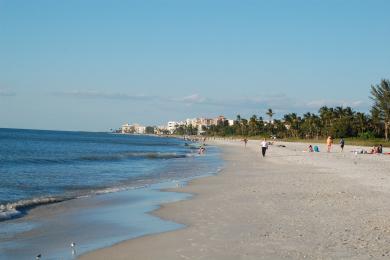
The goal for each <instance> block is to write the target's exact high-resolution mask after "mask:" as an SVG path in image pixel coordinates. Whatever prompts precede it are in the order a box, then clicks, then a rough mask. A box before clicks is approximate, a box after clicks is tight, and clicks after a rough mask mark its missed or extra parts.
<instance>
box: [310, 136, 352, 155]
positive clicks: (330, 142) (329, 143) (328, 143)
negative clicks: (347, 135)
mask: <svg viewBox="0 0 390 260" xmlns="http://www.w3.org/2000/svg"><path fill="white" fill-rule="evenodd" d="M339 144H340V148H341V151H344V145H345V141H344V138H341V139H340V141H339ZM332 146H333V137H331V136H328V138H327V139H326V148H327V152H328V153H330V151H331V150H332ZM319 151H320V149H319V147H318V146H317V145H315V146H314V147H313V146H312V145H309V152H319Z"/></svg>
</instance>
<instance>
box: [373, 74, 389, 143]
mask: <svg viewBox="0 0 390 260" xmlns="http://www.w3.org/2000/svg"><path fill="white" fill-rule="evenodd" d="M371 95H372V96H371V99H372V100H373V101H374V104H373V108H375V109H377V110H378V111H379V118H380V120H381V122H382V123H383V124H384V126H385V139H386V141H388V140H389V136H388V134H389V128H390V81H389V80H385V79H382V81H381V83H380V84H379V85H376V86H373V85H372V86H371Z"/></svg>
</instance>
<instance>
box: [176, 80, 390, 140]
mask: <svg viewBox="0 0 390 260" xmlns="http://www.w3.org/2000/svg"><path fill="white" fill-rule="evenodd" d="M370 98H371V100H372V101H373V104H372V108H371V110H370V112H369V113H363V112H358V111H355V110H354V109H353V108H351V107H342V106H336V107H328V106H323V107H321V108H320V109H319V110H318V113H311V112H307V113H304V114H303V115H302V116H300V115H298V114H296V113H288V114H285V115H283V116H282V117H279V119H276V118H274V116H275V112H273V110H272V109H271V108H270V109H268V110H267V111H266V113H265V114H266V115H267V119H263V117H261V116H257V115H253V116H251V117H250V118H249V119H246V118H243V117H241V116H240V115H237V117H236V119H235V120H234V124H233V125H229V123H228V121H221V122H219V123H218V124H217V125H212V126H209V127H203V129H202V132H203V134H205V135H207V136H224V137H251V138H261V137H270V136H272V137H277V138H281V139H287V140H319V139H323V138H325V137H327V136H332V137H334V138H347V139H348V140H355V142H358V141H359V140H360V141H363V142H364V141H365V140H366V141H368V140H371V141H375V142H377V141H378V142H379V141H380V140H382V141H388V140H389V129H390V81H389V80H385V79H384V80H382V81H381V82H380V84H378V85H373V86H371V96H370ZM197 130H198V129H196V128H194V127H192V126H181V127H179V128H178V129H176V132H175V134H186V135H193V134H196V133H197ZM365 143H367V142H365ZM369 143H371V142H369Z"/></svg>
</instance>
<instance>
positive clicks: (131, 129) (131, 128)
mask: <svg viewBox="0 0 390 260" xmlns="http://www.w3.org/2000/svg"><path fill="white" fill-rule="evenodd" d="M145 130H146V127H145V126H141V125H139V124H133V125H130V124H129V123H126V124H123V125H122V127H121V133H122V134H145Z"/></svg>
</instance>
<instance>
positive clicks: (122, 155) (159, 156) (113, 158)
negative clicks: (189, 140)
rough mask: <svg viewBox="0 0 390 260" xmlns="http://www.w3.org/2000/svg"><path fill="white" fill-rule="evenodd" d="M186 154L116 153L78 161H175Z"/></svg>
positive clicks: (93, 156) (84, 157) (86, 157)
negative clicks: (134, 159)
mask: <svg viewBox="0 0 390 260" xmlns="http://www.w3.org/2000/svg"><path fill="white" fill-rule="evenodd" d="M187 156H188V155H187V154H177V153H160V152H146V153H145V152H130V153H117V154H111V155H91V156H82V157H80V160H83V161H116V160H125V159H131V158H146V159H175V158H185V157H187Z"/></svg>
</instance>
